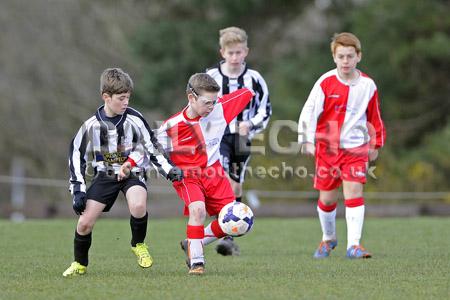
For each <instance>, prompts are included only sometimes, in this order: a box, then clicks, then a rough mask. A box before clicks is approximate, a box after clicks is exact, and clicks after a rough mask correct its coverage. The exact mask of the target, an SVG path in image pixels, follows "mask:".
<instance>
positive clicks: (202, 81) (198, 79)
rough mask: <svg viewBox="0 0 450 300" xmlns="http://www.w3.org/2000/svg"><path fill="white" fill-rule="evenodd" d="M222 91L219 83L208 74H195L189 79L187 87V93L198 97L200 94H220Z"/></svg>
mask: <svg viewBox="0 0 450 300" xmlns="http://www.w3.org/2000/svg"><path fill="white" fill-rule="evenodd" d="M218 91H220V86H219V85H218V84H217V82H216V81H215V80H214V78H212V77H211V76H209V75H208V74H206V73H195V74H194V75H192V76H191V77H190V78H189V81H188V84H187V86H186V93H187V94H189V93H192V94H194V95H196V96H198V94H199V93H200V92H218Z"/></svg>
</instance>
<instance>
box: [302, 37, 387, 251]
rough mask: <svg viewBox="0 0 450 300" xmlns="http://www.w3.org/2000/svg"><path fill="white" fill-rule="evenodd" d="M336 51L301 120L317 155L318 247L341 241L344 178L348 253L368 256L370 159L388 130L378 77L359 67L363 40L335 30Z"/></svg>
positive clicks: (305, 149) (309, 150) (306, 147)
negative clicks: (333, 66)
mask: <svg viewBox="0 0 450 300" xmlns="http://www.w3.org/2000/svg"><path fill="white" fill-rule="evenodd" d="M331 52H332V55H333V60H334V62H335V64H336V69H334V70H331V71H328V72H327V73H325V74H323V75H322V76H321V77H320V78H319V80H318V81H317V82H316V83H315V85H314V87H313V89H312V90H311V93H310V95H309V97H308V99H307V101H306V103H305V105H304V107H303V109H302V112H301V114H300V120H299V128H298V131H299V143H300V144H301V145H302V153H303V154H306V155H311V156H315V160H316V170H315V177H314V188H315V189H318V190H319V191H320V194H319V200H318V207H317V211H318V214H319V219H320V224H321V227H322V232H323V237H322V242H321V243H320V245H319V247H318V248H317V250H316V252H315V253H314V257H315V258H325V257H328V256H329V255H330V252H331V250H332V249H334V248H335V247H336V246H337V238H336V221H335V220H336V202H337V196H338V189H339V186H340V185H341V184H342V186H343V193H344V199H345V216H346V221H347V257H349V258H369V257H371V256H372V255H371V254H370V253H369V252H368V251H367V250H366V249H364V248H363V247H362V246H361V245H360V239H361V233H362V227H363V222H364V197H363V184H364V183H365V182H366V172H367V166H368V161H369V160H370V161H373V160H375V159H376V158H377V157H378V149H379V148H381V147H382V146H383V145H384V143H385V138H386V131H385V127H384V124H383V121H382V119H381V115H380V103H379V99H378V91H377V87H376V85H375V83H374V81H373V80H372V79H371V78H369V77H368V76H367V75H366V74H364V73H362V72H361V71H359V70H358V69H357V68H356V66H357V64H358V63H359V62H360V61H361V43H360V41H359V39H358V38H357V37H356V36H355V35H354V34H352V33H347V32H343V33H339V34H335V35H334V37H333V39H332V42H331Z"/></svg>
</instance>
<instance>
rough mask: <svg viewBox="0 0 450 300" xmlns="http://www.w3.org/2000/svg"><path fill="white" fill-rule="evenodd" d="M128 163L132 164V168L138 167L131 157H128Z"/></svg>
mask: <svg viewBox="0 0 450 300" xmlns="http://www.w3.org/2000/svg"><path fill="white" fill-rule="evenodd" d="M126 161H127V162H129V163H130V164H131V167H132V168H134V167H136V165H137V164H136V162H135V161H134V160H133V159H132V158H131V157H128V159H127V160H126Z"/></svg>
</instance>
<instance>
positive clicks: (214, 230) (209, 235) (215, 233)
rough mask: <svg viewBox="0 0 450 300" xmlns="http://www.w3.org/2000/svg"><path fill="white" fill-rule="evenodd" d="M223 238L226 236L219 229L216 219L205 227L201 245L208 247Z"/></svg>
mask: <svg viewBox="0 0 450 300" xmlns="http://www.w3.org/2000/svg"><path fill="white" fill-rule="evenodd" d="M224 236H226V234H225V233H224V232H223V231H222V229H221V228H220V226H219V222H218V221H217V219H215V220H213V221H212V222H211V223H209V224H208V226H206V227H205V238H204V239H203V245H204V246H206V245H209V244H211V243H212V242H214V241H216V240H217V239H220V238H222V237H224Z"/></svg>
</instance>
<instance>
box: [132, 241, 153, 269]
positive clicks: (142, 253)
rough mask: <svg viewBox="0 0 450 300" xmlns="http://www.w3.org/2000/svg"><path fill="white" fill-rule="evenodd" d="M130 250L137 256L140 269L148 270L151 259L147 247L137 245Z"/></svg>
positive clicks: (143, 244) (142, 244) (141, 244)
mask: <svg viewBox="0 0 450 300" xmlns="http://www.w3.org/2000/svg"><path fill="white" fill-rule="evenodd" d="M131 250H132V251H133V253H134V254H136V256H137V260H138V264H139V265H140V266H141V267H142V268H149V267H151V266H152V264H153V259H152V257H151V256H150V253H148V246H147V245H146V244H145V243H137V244H136V247H131Z"/></svg>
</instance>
